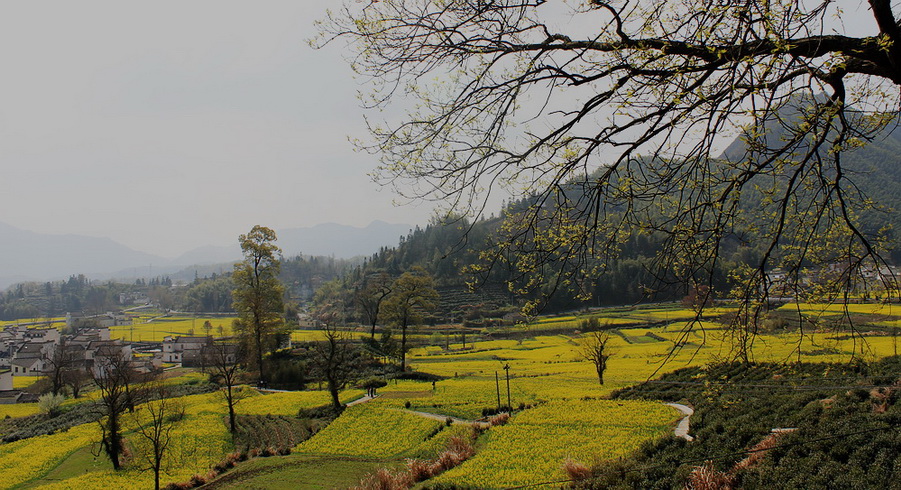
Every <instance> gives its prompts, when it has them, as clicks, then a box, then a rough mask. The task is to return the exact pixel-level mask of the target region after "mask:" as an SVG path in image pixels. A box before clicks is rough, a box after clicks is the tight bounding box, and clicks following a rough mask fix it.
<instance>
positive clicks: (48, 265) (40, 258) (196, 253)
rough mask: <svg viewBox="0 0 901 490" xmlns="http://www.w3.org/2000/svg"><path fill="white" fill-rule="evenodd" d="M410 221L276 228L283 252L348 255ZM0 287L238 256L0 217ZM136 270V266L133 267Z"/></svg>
mask: <svg viewBox="0 0 901 490" xmlns="http://www.w3.org/2000/svg"><path fill="white" fill-rule="evenodd" d="M411 228H412V227H411V226H410V225H407V224H391V223H386V222H384V221H380V220H376V221H373V222H372V223H370V224H369V225H367V226H366V227H354V226H349V225H341V224H338V223H324V224H320V225H315V226H311V227H302V228H286V229H282V230H278V231H277V234H278V236H279V240H278V242H277V245H279V246H280V247H281V248H282V250H283V251H284V255H285V256H286V257H291V256H295V255H298V254H303V255H320V256H335V257H338V258H352V257H354V256H360V255H370V254H374V253H376V252H377V251H378V250H379V248H380V247H384V246H394V245H396V244H397V241H398V238H399V237H400V236H401V235H403V234H405V233H407V231H409V230H410V229H411ZM0 237H2V239H0V288H6V287H9V286H10V285H12V284H15V283H18V282H23V281H52V280H60V279H65V278H66V277H69V276H71V275H74V274H84V275H85V276H87V277H88V278H91V279H98V278H99V279H115V278H121V277H130V278H137V277H151V276H157V275H165V274H168V273H172V272H176V271H178V270H181V269H183V268H185V267H189V266H194V265H206V266H209V265H216V264H229V263H231V262H235V261H238V260H240V259H241V250H240V247H239V246H238V241H237V237H236V239H235V242H234V245H206V246H203V247H198V248H195V249H192V250H189V251H187V252H185V253H184V254H182V255H180V256H178V257H176V258H165V257H161V256H158V255H154V254H150V253H146V252H140V251H137V250H134V249H132V248H130V247H128V246H126V245H123V244H121V243H118V242H116V241H114V240H112V239H111V238H107V237H91V236H85V235H77V234H50V233H38V232H34V231H30V230H25V229H22V228H18V227H15V226H12V225H9V224H6V223H2V222H0ZM139 271H140V272H139Z"/></svg>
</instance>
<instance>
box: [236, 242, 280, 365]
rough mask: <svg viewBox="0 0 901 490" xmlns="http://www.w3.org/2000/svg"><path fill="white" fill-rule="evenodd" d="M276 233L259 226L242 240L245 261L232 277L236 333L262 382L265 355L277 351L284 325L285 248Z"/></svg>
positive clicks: (239, 264) (238, 266) (238, 265)
mask: <svg viewBox="0 0 901 490" xmlns="http://www.w3.org/2000/svg"><path fill="white" fill-rule="evenodd" d="M276 239H277V237H276V235H275V232H274V231H272V230H271V229H269V228H266V227H265V226H260V225H256V226H254V227H253V228H252V229H251V230H250V232H249V233H248V234H246V235H241V236H239V237H238V242H239V243H240V244H241V252H242V253H243V254H244V261H243V262H238V263H237V264H235V270H234V273H233V274H232V281H234V285H235V289H234V290H233V291H232V297H233V298H234V303H233V306H234V309H235V311H236V312H237V313H238V319H237V320H235V330H236V331H237V332H238V333H239V336H240V337H241V342H242V343H243V344H244V345H245V346H246V349H247V352H250V353H252V354H251V356H250V357H251V359H252V362H253V363H254V364H255V367H256V368H257V369H259V373H260V381H263V382H266V381H267V378H266V373H265V371H264V365H263V356H264V354H266V353H268V352H271V351H272V350H273V349H274V348H275V342H276V334H277V333H278V332H279V330H280V329H281V327H282V326H283V324H284V319H283V318H282V313H283V312H284V309H285V303H284V292H285V288H284V286H283V285H282V283H281V281H279V279H278V272H279V260H278V256H279V255H280V254H281V249H279V248H278V246H276V245H275V243H274V242H275V241H276Z"/></svg>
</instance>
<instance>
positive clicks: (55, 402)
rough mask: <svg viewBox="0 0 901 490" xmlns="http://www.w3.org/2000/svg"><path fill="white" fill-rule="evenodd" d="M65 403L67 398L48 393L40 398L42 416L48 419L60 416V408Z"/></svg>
mask: <svg viewBox="0 0 901 490" xmlns="http://www.w3.org/2000/svg"><path fill="white" fill-rule="evenodd" d="M64 401H66V397H65V396H63V395H54V394H53V393H46V394H43V395H41V397H40V398H38V408H40V410H41V413H42V414H44V415H47V416H48V417H55V416H57V415H58V414H59V407H60V405H62V404H63V402H64Z"/></svg>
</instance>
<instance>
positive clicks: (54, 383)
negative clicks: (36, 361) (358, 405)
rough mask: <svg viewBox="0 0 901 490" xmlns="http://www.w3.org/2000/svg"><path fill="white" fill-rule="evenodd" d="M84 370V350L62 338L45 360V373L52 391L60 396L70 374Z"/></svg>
mask: <svg viewBox="0 0 901 490" xmlns="http://www.w3.org/2000/svg"><path fill="white" fill-rule="evenodd" d="M83 368H84V349H82V348H80V347H78V346H75V345H71V344H69V343H68V342H67V341H66V338H65V337H62V338H61V339H60V340H59V342H57V344H56V345H55V346H54V347H53V350H52V351H51V352H50V355H49V356H48V357H47V358H46V359H45V369H44V373H45V374H46V375H47V378H48V379H49V380H50V391H51V392H52V393H53V394H54V395H58V394H60V392H61V391H62V390H63V388H64V387H65V386H66V384H67V383H66V381H67V379H68V378H69V374H70V373H71V372H73V371H77V370H79V369H83Z"/></svg>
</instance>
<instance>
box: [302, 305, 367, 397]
mask: <svg viewBox="0 0 901 490" xmlns="http://www.w3.org/2000/svg"><path fill="white" fill-rule="evenodd" d="M342 317H343V312H340V311H339V308H338V307H335V306H334V305H324V306H322V307H321V308H320V310H319V311H318V312H317V314H316V319H317V320H318V322H319V325H320V328H321V329H322V334H323V337H324V340H322V341H319V342H317V343H316V347H315V356H314V358H313V363H314V365H315V367H316V371H318V373H319V375H320V376H322V377H323V378H325V381H326V384H327V386H328V391H329V395H331V398H332V407H333V408H334V409H335V411H336V412H340V411H341V410H343V409H344V405H342V404H341V400H340V398H339V392H340V390H341V389H343V388H344V387H345V386H346V385H347V383H348V381H350V380H351V379H353V376H354V375H355V373H356V372H357V370H358V368H359V362H358V361H359V353H358V352H357V350H356V349H354V347H353V345H352V344H351V342H350V334H349V332H347V331H345V330H342V329H341V327H340V325H339V323H340V319H341V318H342Z"/></svg>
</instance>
